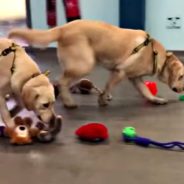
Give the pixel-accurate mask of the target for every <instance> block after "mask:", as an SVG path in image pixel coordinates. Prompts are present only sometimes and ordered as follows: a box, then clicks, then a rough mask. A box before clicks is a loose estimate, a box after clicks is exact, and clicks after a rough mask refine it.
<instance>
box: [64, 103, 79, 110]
mask: <svg viewBox="0 0 184 184" xmlns="http://www.w3.org/2000/svg"><path fill="white" fill-rule="evenodd" d="M64 107H65V108H67V109H76V108H77V107H78V105H77V104H75V103H67V104H64Z"/></svg>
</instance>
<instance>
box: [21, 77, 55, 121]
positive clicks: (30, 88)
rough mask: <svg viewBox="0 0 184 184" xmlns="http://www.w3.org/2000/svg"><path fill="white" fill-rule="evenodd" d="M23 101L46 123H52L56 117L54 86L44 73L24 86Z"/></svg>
mask: <svg viewBox="0 0 184 184" xmlns="http://www.w3.org/2000/svg"><path fill="white" fill-rule="evenodd" d="M22 101H23V103H24V105H25V107H26V108H27V109H28V110H31V111H34V112H35V113H36V114H37V116H38V117H39V119H40V120H41V121H43V122H44V123H50V122H51V121H52V120H53V119H54V118H55V112H54V102H55V95H54V87H53V85H52V84H51V83H50V81H49V80H48V78H47V77H46V76H45V75H44V74H41V75H39V76H37V77H35V78H32V79H31V80H29V81H28V82H27V83H26V84H25V85H24V86H23V88H22ZM51 123H52V122H51Z"/></svg>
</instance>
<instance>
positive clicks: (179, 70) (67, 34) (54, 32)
mask: <svg viewBox="0 0 184 184" xmlns="http://www.w3.org/2000/svg"><path fill="white" fill-rule="evenodd" d="M9 37H19V38H23V39H25V40H27V41H28V42H29V43H30V44H32V45H41V46H47V45H48V44H49V43H50V42H54V41H56V42H57V43H58V50H57V55H58V59H59V62H60V63H62V69H64V72H63V74H62V76H61V79H60V85H61V92H60V93H61V97H62V100H63V103H64V105H65V106H66V107H70V108H72V107H76V104H75V102H74V100H73V99H72V97H71V95H70V92H69V86H70V84H71V83H72V82H73V81H74V80H76V79H80V78H81V77H83V76H85V75H87V74H89V73H90V72H91V70H92V69H93V68H94V66H95V65H96V64H101V65H103V66H104V67H105V68H107V69H108V70H109V71H111V76H110V79H109V80H108V82H107V84H106V87H105V89H104V91H103V93H102V94H101V95H100V96H99V104H100V105H106V104H107V101H108V94H109V93H110V92H111V90H112V89H113V88H114V87H115V85H117V84H118V83H119V82H120V81H121V80H123V79H124V78H128V79H129V80H130V81H132V83H133V84H134V85H135V87H136V88H137V89H138V90H139V91H140V93H141V94H142V95H143V96H144V97H145V98H146V99H148V100H149V101H150V102H152V103H155V104H165V103H167V100H165V99H163V98H160V97H156V96H153V95H152V94H151V93H150V91H149V90H148V89H147V88H146V87H145V85H144V82H143V79H142V77H143V76H145V75H153V74H155V75H157V76H158V78H159V79H160V80H161V81H163V82H164V83H166V84H168V85H169V87H170V88H171V89H172V90H173V91H175V92H181V91H183V90H184V67H183V64H182V63H181V62H180V61H179V59H178V58H177V57H176V56H175V55H174V54H172V53H167V52H166V50H165V49H164V47H163V46H162V45H161V44H160V43H159V42H158V41H156V40H155V39H151V38H149V36H148V35H147V33H146V32H144V31H141V30H130V29H121V28H118V27H116V26H112V25H110V24H106V23H103V22H96V21H87V20H77V21H73V22H71V23H68V24H66V25H63V26H61V27H56V28H53V29H50V30H30V29H15V30H12V31H11V32H10V34H9Z"/></svg>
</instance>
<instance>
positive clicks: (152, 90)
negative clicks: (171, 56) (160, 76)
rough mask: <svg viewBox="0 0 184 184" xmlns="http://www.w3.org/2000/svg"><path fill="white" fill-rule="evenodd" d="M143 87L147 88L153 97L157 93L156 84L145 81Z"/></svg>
mask: <svg viewBox="0 0 184 184" xmlns="http://www.w3.org/2000/svg"><path fill="white" fill-rule="evenodd" d="M145 85H146V86H147V88H148V89H149V90H150V92H151V93H152V94H153V95H154V96H155V95H157V93H158V90H157V84H156V82H151V81H146V82H145Z"/></svg>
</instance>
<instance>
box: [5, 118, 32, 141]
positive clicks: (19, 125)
mask: <svg viewBox="0 0 184 184" xmlns="http://www.w3.org/2000/svg"><path fill="white" fill-rule="evenodd" d="M14 121H15V127H14V128H13V129H11V130H8V134H9V136H10V137H11V141H10V142H11V143H12V144H30V143H32V140H31V134H30V127H31V125H32V120H31V119H30V118H24V119H22V118H21V117H19V116H18V117H16V118H15V119H14Z"/></svg>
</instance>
